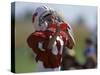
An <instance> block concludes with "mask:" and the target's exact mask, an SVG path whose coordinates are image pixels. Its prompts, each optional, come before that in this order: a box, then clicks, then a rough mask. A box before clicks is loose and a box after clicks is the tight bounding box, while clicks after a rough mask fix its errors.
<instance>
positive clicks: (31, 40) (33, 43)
mask: <svg viewBox="0 0 100 75" xmlns="http://www.w3.org/2000/svg"><path fill="white" fill-rule="evenodd" d="M44 39H45V36H44V35H43V33H41V32H35V33H32V34H31V35H30V36H29V37H28V39H27V44H28V46H29V47H30V48H32V50H33V52H34V53H35V54H39V53H41V52H42V50H41V49H40V48H39V47H38V43H39V42H42V41H43V40H44Z"/></svg>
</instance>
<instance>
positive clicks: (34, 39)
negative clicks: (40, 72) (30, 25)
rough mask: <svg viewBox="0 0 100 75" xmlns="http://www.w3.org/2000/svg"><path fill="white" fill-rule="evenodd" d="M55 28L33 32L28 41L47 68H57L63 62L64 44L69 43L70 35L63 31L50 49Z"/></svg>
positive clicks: (38, 58) (37, 57) (37, 58)
mask: <svg viewBox="0 0 100 75" xmlns="http://www.w3.org/2000/svg"><path fill="white" fill-rule="evenodd" d="M54 33H55V32H54V30H46V31H36V32H33V33H32V34H31V35H30V36H29V37H28V39H27V43H28V45H29V47H30V48H32V50H33V52H34V53H35V54H36V61H38V60H40V61H42V62H43V65H44V67H45V68H56V67H59V66H60V64H61V61H62V59H61V57H62V51H63V46H64V45H67V40H68V39H67V38H68V36H67V35H66V33H65V32H64V31H61V32H60V34H59V36H58V37H57V39H56V41H55V43H54V44H53V48H52V49H48V48H47V46H48V43H49V42H50V38H52V36H54Z"/></svg>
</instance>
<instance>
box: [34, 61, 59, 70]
mask: <svg viewBox="0 0 100 75" xmlns="http://www.w3.org/2000/svg"><path fill="white" fill-rule="evenodd" d="M36 71H37V72H48V71H60V67H58V68H45V67H44V66H43V62H42V61H38V63H37V70H36Z"/></svg>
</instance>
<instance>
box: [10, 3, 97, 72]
mask: <svg viewBox="0 0 100 75" xmlns="http://www.w3.org/2000/svg"><path fill="white" fill-rule="evenodd" d="M42 5H46V6H48V7H50V8H53V9H54V10H56V11H57V12H60V13H61V15H62V16H63V18H64V20H65V21H66V22H68V23H69V24H70V25H71V27H72V29H73V33H74V38H75V42H76V45H75V47H74V48H73V50H74V51H75V56H74V57H75V60H76V61H77V63H78V64H80V65H84V64H85V63H86V61H87V60H86V57H85V55H84V52H85V50H86V46H85V45H86V43H85V40H86V38H87V37H89V38H92V39H93V43H94V44H95V45H97V41H96V40H97V7H94V6H79V5H78V6H77V5H62V4H46V3H45V4H44V3H28V2H16V3H15V32H16V33H15V36H16V38H15V39H16V40H15V45H16V46H15V47H16V48H15V69H16V72H17V73H22V72H35V71H36V70H37V67H36V65H37V64H36V62H35V60H34V54H33V52H32V50H31V49H30V48H29V47H28V45H27V42H26V39H27V38H28V36H29V35H30V34H31V33H32V32H33V31H34V30H35V29H34V25H33V24H32V14H33V13H34V10H35V9H36V8H37V7H39V6H42ZM12 15H13V14H12ZM95 45H94V46H95ZM95 50H96V47H95Z"/></svg>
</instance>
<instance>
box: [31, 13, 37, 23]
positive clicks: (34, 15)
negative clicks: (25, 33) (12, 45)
mask: <svg viewBox="0 0 100 75" xmlns="http://www.w3.org/2000/svg"><path fill="white" fill-rule="evenodd" d="M37 15H38V13H34V14H33V16H32V22H33V23H34V20H35V17H36V16H37Z"/></svg>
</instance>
